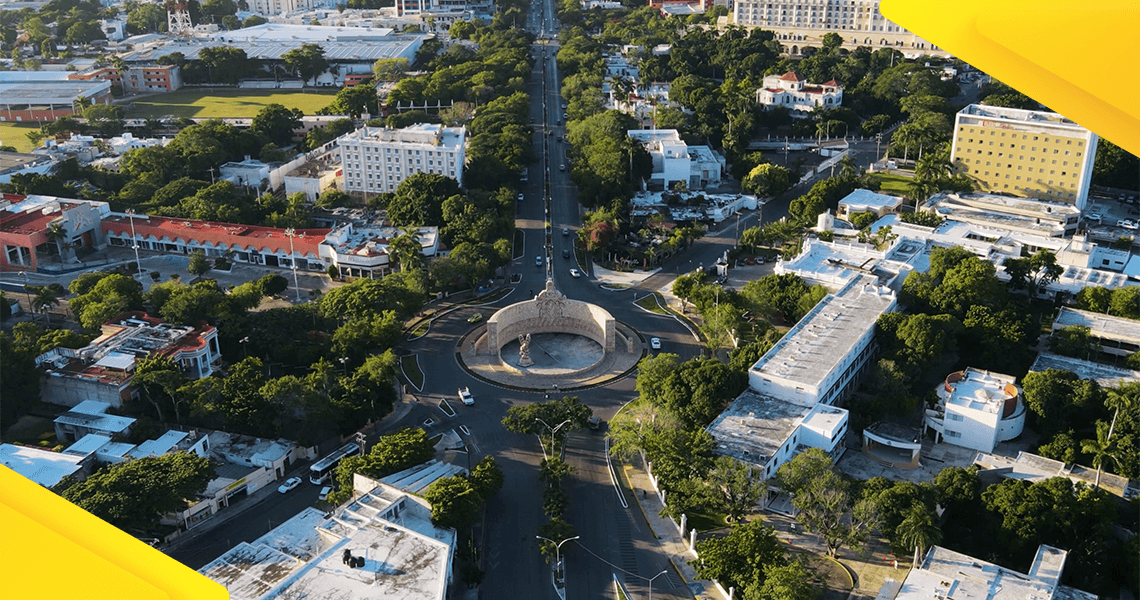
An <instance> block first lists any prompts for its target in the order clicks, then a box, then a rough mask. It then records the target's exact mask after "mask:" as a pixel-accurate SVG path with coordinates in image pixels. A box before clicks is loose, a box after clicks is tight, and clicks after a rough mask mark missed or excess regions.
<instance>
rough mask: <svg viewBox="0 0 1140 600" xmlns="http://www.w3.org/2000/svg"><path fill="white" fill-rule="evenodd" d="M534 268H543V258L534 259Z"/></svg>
mask: <svg viewBox="0 0 1140 600" xmlns="http://www.w3.org/2000/svg"><path fill="white" fill-rule="evenodd" d="M534 266H536V267H541V266H542V257H541V256H536V257H534Z"/></svg>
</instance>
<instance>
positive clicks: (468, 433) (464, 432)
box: [459, 425, 471, 435]
mask: <svg viewBox="0 0 1140 600" xmlns="http://www.w3.org/2000/svg"><path fill="white" fill-rule="evenodd" d="M459 431H462V432H463V435H471V431H470V430H469V429H467V426H466V425H460V426H459Z"/></svg>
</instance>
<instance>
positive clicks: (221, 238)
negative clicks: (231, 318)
mask: <svg viewBox="0 0 1140 600" xmlns="http://www.w3.org/2000/svg"><path fill="white" fill-rule="evenodd" d="M133 219H134V222H135V225H134V228H135V233H136V235H138V236H140V237H141V238H154V239H156V240H162V239H164V238H165V239H166V240H168V241H170V242H172V243H173V242H175V241H176V240H182V241H183V243H186V244H188V243H190V242H198V244H199V245H206V243H207V242H208V243H209V244H210V245H212V246H214V247H218V246H219V245H222V244H225V246H226V247H227V248H229V249H237V250H249V249H254V250H257V251H259V252H261V251H263V250H265V249H268V250H269V251H270V252H272V253H278V252H285V253H288V252H289V238H288V237H286V236H285V230H284V229H279V228H276V227H258V226H256V225H238V224H235V223H217V222H213V221H193V220H190V219H173V218H169V217H155V216H135V217H133ZM103 231H106V232H107V233H112V234H116V235H120V236H121V235H126V236H128V237H129V236H130V235H131V221H130V219H128V218H127V217H123V216H119V215H111V216H108V217H105V218H104V219H103ZM329 231H330V230H328V229H298V230H297V235H296V236H295V237H294V238H293V249H294V250H295V251H296V252H299V253H303V254H310V253H311V254H312V255H314V256H320V251H319V249H318V248H319V246H320V244H321V242H323V241H324V239H325V236H326V235H328V233H329Z"/></svg>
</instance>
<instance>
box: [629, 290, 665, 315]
mask: <svg viewBox="0 0 1140 600" xmlns="http://www.w3.org/2000/svg"><path fill="white" fill-rule="evenodd" d="M634 304H636V305H638V306H640V307H641V308H644V309H645V310H647V311H649V312H651V313H657V314H659V315H664V314H668V313H666V312H665V309H664V308H661V305H659V304H657V298H656V295H655V294H646V295H644V296H642V297H641V298H638V299H637V302H634Z"/></svg>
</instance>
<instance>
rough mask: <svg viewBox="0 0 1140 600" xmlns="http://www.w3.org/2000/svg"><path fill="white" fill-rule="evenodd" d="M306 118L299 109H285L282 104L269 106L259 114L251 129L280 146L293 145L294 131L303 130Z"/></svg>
mask: <svg viewBox="0 0 1140 600" xmlns="http://www.w3.org/2000/svg"><path fill="white" fill-rule="evenodd" d="M304 116H305V114H304V113H302V112H301V111H300V110H299V109H296V108H292V109H290V108H285V107H284V106H282V105H280V104H269V105H267V106H265V107H264V108H262V109H261V110H260V111H258V112H257V114H256V115H254V117H253V122H252V123H251V124H250V129H252V130H253V131H255V132H257V133H260V134H261V135H264V136H265V137H266V138H268V139H270V140H272V141H273V143H275V144H277V145H278V146H289V145H292V143H293V131H294V130H296V129H300V128H301V119H302V118H303V117H304Z"/></svg>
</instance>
